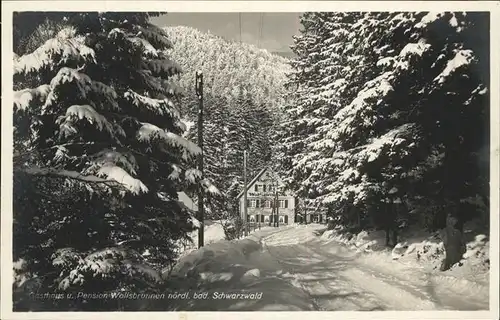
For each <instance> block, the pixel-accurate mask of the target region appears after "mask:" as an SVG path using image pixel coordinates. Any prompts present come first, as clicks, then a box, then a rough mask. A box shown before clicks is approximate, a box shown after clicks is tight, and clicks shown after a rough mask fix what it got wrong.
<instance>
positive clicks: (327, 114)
mask: <svg viewBox="0 0 500 320" xmlns="http://www.w3.org/2000/svg"><path fill="white" fill-rule="evenodd" d="M488 21H489V16H488V13H477V12H475V13H450V12H448V13H387V12H386V13H363V12H344V13H306V14H303V15H302V17H301V23H302V30H301V32H300V34H299V35H297V36H296V37H295V38H294V45H293V50H294V52H295V54H296V55H297V59H295V60H294V61H293V62H292V66H293V69H294V71H293V73H292V74H291V75H290V78H289V83H288V84H287V85H288V86H289V87H290V88H293V89H294V95H293V99H292V100H291V102H290V103H289V104H288V105H287V107H286V114H287V117H286V119H285V121H283V124H282V127H281V129H280V132H279V135H280V138H281V141H282V143H281V147H280V150H279V154H280V158H281V159H282V162H281V164H282V167H283V171H284V175H285V176H289V177H290V179H289V181H288V182H289V185H290V187H291V188H292V189H294V190H296V191H297V194H298V195H299V196H301V197H304V198H306V199H308V201H309V202H312V203H321V204H322V205H323V206H325V207H326V208H328V212H329V214H330V216H332V217H336V218H337V221H341V224H343V225H351V226H356V227H357V228H367V227H370V226H376V227H379V228H383V229H385V230H386V231H387V242H388V244H389V243H390V242H392V244H393V245H394V244H395V243H396V241H397V238H398V235H397V230H398V225H399V220H401V219H405V220H407V222H408V223H409V224H410V225H420V226H422V227H424V228H428V229H429V230H437V229H442V228H446V234H447V236H446V239H445V249H446V259H445V261H444V262H443V265H442V269H443V270H444V269H448V268H449V267H450V266H451V265H452V264H454V263H456V262H457V261H459V260H460V258H461V256H462V254H463V253H464V250H465V244H464V242H463V224H464V222H466V221H468V220H471V219H482V221H483V223H484V224H486V225H487V224H488V223H489V220H488V217H489V210H488V208H489V187H488V178H489V162H488V160H489V156H488V150H489V24H488V23H489V22H488Z"/></svg>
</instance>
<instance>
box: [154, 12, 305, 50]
mask: <svg viewBox="0 0 500 320" xmlns="http://www.w3.org/2000/svg"><path fill="white" fill-rule="evenodd" d="M299 15H300V13H287V12H266V13H264V14H263V20H262V32H261V31H260V22H261V14H260V13H251V12H245V13H242V14H241V38H242V41H243V42H246V43H249V44H254V45H257V46H259V47H261V48H264V49H267V50H269V51H272V52H290V51H291V50H290V47H289V46H290V45H291V44H292V36H293V35H295V34H297V33H298V30H299V24H300V23H299ZM151 22H153V23H154V24H156V25H157V26H159V27H164V26H180V25H182V26H188V27H193V28H196V29H199V30H201V31H204V32H206V31H210V32H211V33H213V34H216V35H218V36H221V37H224V38H226V39H228V40H237V41H238V40H240V29H239V15H238V13H237V12H222V13H221V12H196V13H195V12H171V13H168V14H167V15H163V16H159V17H156V18H153V19H152V21H151Z"/></svg>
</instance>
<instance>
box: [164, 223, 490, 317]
mask: <svg viewBox="0 0 500 320" xmlns="http://www.w3.org/2000/svg"><path fill="white" fill-rule="evenodd" d="M483 242H484V241H483ZM368 243H370V245H368ZM376 244H377V241H375V240H373V236H372V238H370V237H369V236H367V235H363V234H360V235H358V236H357V237H350V238H349V239H347V238H345V236H343V235H340V234H339V233H336V232H334V231H326V232H325V226H323V225H292V226H287V227H280V228H272V227H266V228H263V229H262V230H260V231H256V232H254V233H252V234H251V235H250V236H249V237H247V238H245V239H241V240H235V241H225V240H221V241H216V242H213V243H211V244H209V245H206V246H205V247H204V248H202V249H200V250H194V251H191V252H189V253H187V254H185V255H184V256H183V257H182V258H181V259H180V260H179V262H178V263H177V264H176V265H175V266H174V268H173V270H172V272H171V273H170V276H169V277H168V281H169V288H171V289H172V290H173V291H175V290H177V291H178V292H186V291H192V292H205V293H208V294H207V295H206V298H203V299H184V300H183V299H178V300H172V301H171V302H172V304H171V305H172V308H173V309H175V310H191V311H216V310H217V311H224V310H227V311H250V310H260V311H272V310H283V311H294V310H328V311H333V310H342V311H358V310H366V311H374V310H394V311H400V310H408V311H410V310H487V309H488V301H489V288H488V281H487V279H488V277H487V274H488V272H487V270H479V269H474V270H473V269H470V268H469V269H464V270H469V272H470V271H471V270H473V271H474V272H473V274H474V275H475V277H472V275H470V276H468V274H464V273H463V272H464V271H463V270H459V269H455V270H451V271H449V272H440V271H438V270H436V269H433V268H432V267H431V265H432V264H429V263H428V261H423V260H422V259H424V258H426V257H427V258H428V255H427V252H429V250H430V249H429V248H428V246H427V247H426V250H427V251H425V250H424V251H425V252H426V253H425V254H424V253H423V249H422V248H420V247H415V248H412V249H410V246H408V248H405V249H404V250H400V251H401V252H398V250H397V249H396V250H394V251H393V252H391V251H387V250H377V249H376V248H375V247H376ZM403 247H404V246H403ZM431 249H432V246H431ZM469 249H471V247H470V246H469ZM473 249H474V248H473ZM473 249H471V250H473ZM412 250H413V251H412ZM474 250H477V248H475V249H474ZM370 251H371V252H370ZM403 251H404V252H403ZM407 251H408V252H409V253H408V254H406V255H405V253H407ZM430 251H431V252H432V250H430ZM402 252H403V253H402ZM417 253H418V254H419V255H422V256H423V257H420V261H417V260H416V259H415V255H416V254H417ZM468 253H469V252H468ZM433 254H435V253H433ZM422 262H425V263H422ZM427 265H429V267H427ZM469 265H471V263H469V262H467V261H465V262H464V266H469ZM479 271H481V272H482V273H481V272H479ZM460 272H462V274H460ZM237 294H240V295H239V296H238V295H237ZM244 294H246V296H244Z"/></svg>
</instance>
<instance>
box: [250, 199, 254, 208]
mask: <svg viewBox="0 0 500 320" xmlns="http://www.w3.org/2000/svg"><path fill="white" fill-rule="evenodd" d="M250 207H251V208H255V200H250Z"/></svg>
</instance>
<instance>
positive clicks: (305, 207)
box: [304, 201, 307, 224]
mask: <svg viewBox="0 0 500 320" xmlns="http://www.w3.org/2000/svg"><path fill="white" fill-rule="evenodd" d="M304 222H305V224H307V201H304Z"/></svg>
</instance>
